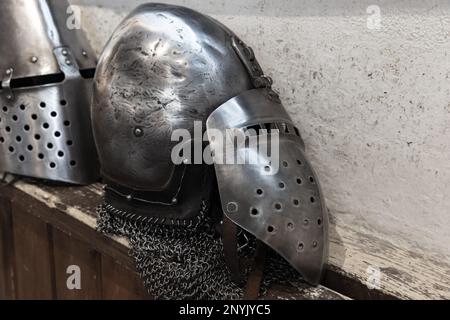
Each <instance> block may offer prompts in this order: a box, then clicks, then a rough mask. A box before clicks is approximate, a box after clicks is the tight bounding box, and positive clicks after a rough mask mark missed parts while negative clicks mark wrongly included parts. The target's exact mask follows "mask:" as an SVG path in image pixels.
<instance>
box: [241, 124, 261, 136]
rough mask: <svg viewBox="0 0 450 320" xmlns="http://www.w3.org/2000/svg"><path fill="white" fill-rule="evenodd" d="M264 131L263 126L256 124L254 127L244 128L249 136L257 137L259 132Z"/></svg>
mask: <svg viewBox="0 0 450 320" xmlns="http://www.w3.org/2000/svg"><path fill="white" fill-rule="evenodd" d="M261 129H262V127H261V125H259V124H255V125H253V126H248V127H246V128H244V132H245V134H246V135H247V136H257V135H259V131H260V130H261Z"/></svg>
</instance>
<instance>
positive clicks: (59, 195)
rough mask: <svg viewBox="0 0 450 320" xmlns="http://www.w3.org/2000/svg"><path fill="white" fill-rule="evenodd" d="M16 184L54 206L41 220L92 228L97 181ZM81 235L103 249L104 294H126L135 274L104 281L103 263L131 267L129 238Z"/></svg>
mask: <svg viewBox="0 0 450 320" xmlns="http://www.w3.org/2000/svg"><path fill="white" fill-rule="evenodd" d="M15 188H16V189H18V190H21V191H22V192H23V193H24V194H26V195H27V196H30V197H32V198H34V199H36V200H38V202H40V203H41V204H42V205H44V206H45V207H48V208H50V209H54V212H52V213H51V214H50V215H49V214H47V215H45V214H42V217H41V218H43V219H44V220H46V219H48V221H49V222H50V223H52V224H54V225H56V226H59V227H60V228H63V229H66V230H71V229H73V230H74V231H73V232H74V233H76V232H77V230H78V229H80V230H81V229H83V227H84V228H89V229H90V230H91V231H92V230H93V229H95V226H96V220H95V208H96V206H97V205H98V204H99V203H100V202H101V196H102V193H103V191H102V186H101V185H100V184H95V185H91V186H88V187H52V186H46V185H35V184H30V183H27V182H23V181H21V182H17V183H16V184H15ZM13 193H14V192H13ZM16 196H17V195H16ZM13 197H14V195H13ZM69 218H70V219H69ZM65 220H67V221H65ZM71 220H74V221H76V222H78V223H80V224H82V225H83V226H79V227H74V225H76V223H74V222H73V221H71ZM83 235H84V237H88V238H89V242H90V243H91V244H92V245H94V246H96V248H97V249H98V250H99V251H100V252H102V278H103V279H102V283H103V286H102V289H103V297H104V298H111V299H113V298H115V297H117V296H120V295H122V294H123V295H125V296H127V295H128V293H127V292H128V291H131V289H128V288H127V287H126V286H125V283H134V280H133V278H134V277H131V279H128V278H127V279H126V281H125V280H124V281H123V283H124V285H116V284H114V281H105V277H111V279H112V278H115V277H116V276H117V272H116V271H115V270H116V269H117V268H118V267H117V266H116V267H114V268H111V269H105V267H104V265H105V263H106V264H108V263H109V264H111V262H110V261H108V257H112V258H113V260H114V261H120V263H121V264H124V263H125V265H124V266H123V267H125V269H127V270H133V269H134V264H133V263H130V261H131V259H129V257H128V256H127V257H124V256H123V255H124V254H125V255H126V253H127V251H128V250H129V248H130V245H129V243H128V241H127V240H126V239H125V238H118V237H112V238H107V239H108V241H106V243H100V242H102V239H103V240H104V238H106V237H105V236H104V235H102V234H100V233H98V232H91V233H90V234H89V232H88V230H84V229H83V231H81V232H80V235H79V236H82V237H83ZM111 240H112V241H111ZM119 269H120V268H119ZM108 272H109V274H108ZM125 277H129V275H126V276H125ZM139 281H140V282H139V284H140V285H142V284H141V282H142V281H141V280H139ZM108 285H111V286H113V288H109V287H108ZM135 289H136V287H135V285H133V286H132V290H135ZM274 290H275V291H273V290H271V291H270V292H269V297H272V298H281V297H284V298H285V299H292V298H297V299H298V298H300V297H301V296H303V297H309V298H315V299H331V298H336V299H337V298H342V296H341V295H339V294H337V293H336V292H334V291H333V290H330V289H329V288H326V287H319V288H314V287H311V286H309V285H306V284H298V285H296V286H292V287H285V288H284V291H285V292H284V293H283V289H280V288H276V289H274ZM111 292H112V293H111ZM138 296H140V295H138Z"/></svg>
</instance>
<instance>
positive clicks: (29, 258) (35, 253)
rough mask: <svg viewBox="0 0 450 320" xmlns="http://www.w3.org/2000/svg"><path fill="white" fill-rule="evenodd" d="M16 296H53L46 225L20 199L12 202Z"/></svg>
mask: <svg viewBox="0 0 450 320" xmlns="http://www.w3.org/2000/svg"><path fill="white" fill-rule="evenodd" d="M12 211H13V215H12V216H13V233H14V249H15V275H16V277H15V279H16V298H18V299H53V298H54V297H55V295H54V279H53V277H52V264H51V260H52V253H51V250H52V248H51V247H50V239H49V228H48V226H47V224H46V223H44V222H42V221H41V220H39V219H38V218H36V217H35V216H33V215H32V214H31V212H30V211H29V210H27V209H26V208H25V207H24V206H23V205H22V204H21V203H13V207H12Z"/></svg>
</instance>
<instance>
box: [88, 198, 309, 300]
mask: <svg viewBox="0 0 450 320" xmlns="http://www.w3.org/2000/svg"><path fill="white" fill-rule="evenodd" d="M97 215H98V217H97V228H98V230H99V231H101V232H103V233H105V234H108V235H117V236H125V237H127V238H128V239H129V241H130V244H131V250H130V255H131V256H132V257H133V258H134V260H135V262H136V269H137V271H138V273H139V274H140V276H141V277H142V279H143V281H144V285H145V287H146V289H147V290H148V292H149V293H150V294H151V295H152V296H154V297H155V298H156V299H186V300H223V299H230V300H235V299H239V298H242V296H243V294H244V289H243V288H242V287H240V286H238V285H237V284H235V283H234V282H233V281H232V280H231V273H230V271H229V269H228V268H227V266H226V263H225V260H224V255H223V243H222V240H221V238H220V237H219V236H218V235H217V234H216V232H215V230H214V227H213V225H212V222H211V220H210V218H209V217H208V216H207V215H206V214H204V212H203V211H202V212H201V215H200V219H199V221H198V223H196V224H192V225H189V226H184V225H183V226H181V225H180V226H178V225H177V224H174V225H163V224H154V223H151V222H149V221H145V219H142V218H138V217H137V216H134V215H132V214H127V213H126V212H122V211H119V210H117V209H115V208H113V207H112V206H111V205H109V204H106V203H103V204H101V205H100V206H99V207H98V208H97ZM245 238H247V237H245ZM246 240H248V239H246ZM242 247H243V248H244V247H245V248H244V249H243V250H240V251H238V252H239V253H240V255H241V256H249V255H252V254H253V253H254V248H255V246H254V245H253V244H252V241H247V242H246V243H245V244H244V245H243V246H242ZM248 271H249V270H247V274H248ZM299 279H301V277H300V275H299V274H298V273H297V272H296V271H295V270H294V269H293V268H292V267H291V266H290V265H289V264H288V263H287V262H286V261H285V260H283V259H282V258H280V257H279V256H278V255H277V254H275V253H274V252H273V251H271V252H269V254H268V256H267V260H266V265H265V271H264V278H263V281H262V285H261V295H264V294H265V293H266V292H267V289H268V288H269V287H270V286H271V284H272V283H274V282H276V283H279V284H288V283H292V282H294V281H297V280H299Z"/></svg>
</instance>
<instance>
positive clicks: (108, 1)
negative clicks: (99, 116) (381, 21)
mask: <svg viewBox="0 0 450 320" xmlns="http://www.w3.org/2000/svg"><path fill="white" fill-rule="evenodd" d="M70 2H71V3H72V4H74V5H84V6H91V5H95V6H99V7H104V8H109V9H112V10H117V11H121V12H123V11H124V10H127V11H129V10H130V9H131V8H134V7H137V6H138V5H140V4H142V3H147V2H152V1H150V0H147V1H146V0H70ZM156 2H161V3H170V4H175V5H181V6H186V7H189V8H192V9H195V10H198V11H201V12H203V13H207V14H213V15H231V16H251V15H257V16H275V17H277V16H281V17H284V16H286V17H288V16H296V17H299V16H300V17H301V16H308V17H312V16H358V15H366V14H367V12H366V10H367V8H368V7H369V6H372V5H376V6H378V7H380V10H382V13H383V14H385V15H391V14H396V15H398V14H402V13H403V12H405V13H406V14H415V13H418V14H424V13H425V14H439V12H442V11H449V10H450V1H448V0H431V1H423V0H377V1H374V0H360V1H355V0H322V1H317V0H278V1H275V0H248V1H242V0H216V1H204V0H171V1H156Z"/></svg>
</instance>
